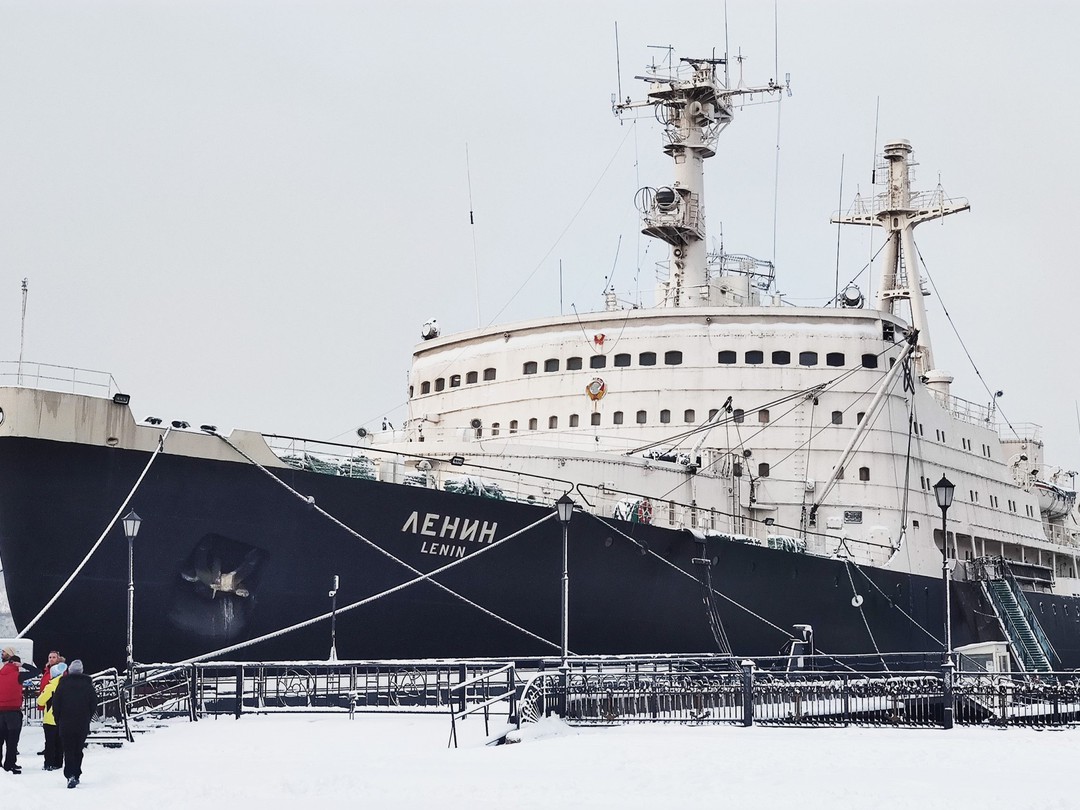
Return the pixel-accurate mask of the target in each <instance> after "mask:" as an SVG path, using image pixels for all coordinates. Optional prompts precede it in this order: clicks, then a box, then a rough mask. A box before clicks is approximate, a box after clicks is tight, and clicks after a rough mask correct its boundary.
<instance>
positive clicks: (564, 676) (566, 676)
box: [559, 523, 570, 717]
mask: <svg viewBox="0 0 1080 810" xmlns="http://www.w3.org/2000/svg"><path fill="white" fill-rule="evenodd" d="M568 535H569V523H563V525H562V663H561V664H560V665H559V673H560V677H559V682H560V686H561V689H560V690H559V691H560V693H561V694H560V697H559V707H560V709H561V715H562V716H563V717H566V699H567V695H568V692H569V689H570V663H569V661H568V659H569V649H570V645H569V637H570V631H569V626H570V624H569V613H570V573H569V568H568V566H567V560H568V554H567V545H568V544H567V538H568Z"/></svg>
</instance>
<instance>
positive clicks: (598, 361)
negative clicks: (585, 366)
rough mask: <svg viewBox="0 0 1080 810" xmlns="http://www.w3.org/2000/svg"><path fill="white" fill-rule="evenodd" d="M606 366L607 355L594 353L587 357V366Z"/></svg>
mask: <svg viewBox="0 0 1080 810" xmlns="http://www.w3.org/2000/svg"><path fill="white" fill-rule="evenodd" d="M605 366H607V356H606V355H603V354H594V355H593V356H592V357H590V358H589V368H604V367H605Z"/></svg>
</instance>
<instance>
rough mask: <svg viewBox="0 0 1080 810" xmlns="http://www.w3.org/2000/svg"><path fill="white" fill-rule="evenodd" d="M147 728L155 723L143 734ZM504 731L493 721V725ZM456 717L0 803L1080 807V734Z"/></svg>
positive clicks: (194, 745)
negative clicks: (505, 738) (594, 724)
mask: <svg viewBox="0 0 1080 810" xmlns="http://www.w3.org/2000/svg"><path fill="white" fill-rule="evenodd" d="M143 725H146V724H143ZM492 728H493V730H494V729H495V726H494V725H493V727H492ZM449 731H450V724H449V719H448V718H447V717H446V716H434V715H413V716H401V715H393V716H391V715H357V716H356V719H355V720H352V721H350V720H349V719H348V717H346V716H344V715H301V714H291V715H285V716H282V715H276V716H253V715H248V716H244V717H242V718H241V719H240V720H236V719H234V718H232V717H223V718H219V719H216V720H214V719H208V720H202V721H200V722H198V723H189V722H187V721H186V720H183V721H170V722H169V723H168V724H167V725H166V726H164V727H160V728H155V729H153V730H151V731H149V732H147V733H142V734H139V735H138V736H137V737H136V740H135V742H134V743H133V744H128V745H124V746H123V748H121V749H119V750H116V749H105V748H102V747H100V746H96V745H95V746H91V748H90V749H89V750H88V751H87V752H86V758H85V760H84V763H83V768H84V775H83V781H82V784H81V785H80V786H79V787H78V789H76V790H67V789H66V783H65V780H64V779H63V778H62V777H61V776H60V775H59V774H58V773H46V772H44V771H42V770H41V758H40V757H36V756H34V752H35V751H37V750H39V749H40V747H41V739H42V738H41V729H40V727H38V726H33V727H28V728H27V729H26V730H25V733H24V736H23V743H22V745H21V746H20V747H21V749H22V751H23V754H22V755H21V757H20V760H21V764H22V765H23V767H24V772H23V773H22V775H20V776H12V775H10V774H7V773H3V772H0V785H2V788H0V795H2V796H3V801H4V804H5V805H8V804H9V803H10V802H14V801H20V800H21V801H22V802H23V803H24V805H25V806H27V807H29V806H31V805H38V804H40V803H42V802H44V803H52V802H55V801H57V800H62V801H64V803H65V805H64V806H65V807H94V808H99V807H100V808H104V807H108V808H128V807H130V808H140V810H147V808H153V810H170V809H171V808H185V810H186V808H191V807H259V808H285V807H289V808H308V807H312V806H313V805H314V803H315V802H319V803H320V804H321V805H322V806H331V807H333V806H339V803H341V804H340V806H348V807H363V808H420V807H440V808H517V809H519V810H527V809H528V808H544V810H551V808H555V807H558V808H580V807H588V808H650V810H655V808H658V807H702V806H708V805H714V806H721V805H722V806H728V807H730V806H742V807H755V808H773V807H782V806H784V807H795V806H797V807H801V808H829V810H835V808H837V807H847V808H890V809H891V808H919V810H927V809H928V808H939V807H942V808H944V807H948V808H950V810H965V809H966V808H979V809H980V810H983V809H984V808H987V807H1009V808H1013V810H1015V809H1016V808H1040V810H1043V809H1045V808H1076V807H1080V790H1078V788H1077V786H1076V779H1075V773H1076V771H1075V763H1076V758H1077V749H1078V744H1080V729H1061V730H1047V731H1036V730H1030V729H1021V728H1011V729H1007V730H1001V729H989V728H961V727H958V728H956V729H953V730H952V731H949V732H946V731H940V730H904V729H876V728H874V729H864V728H848V729H787V728H765V727H754V728H749V729H745V728H738V727H732V726H684V725H658V726H631V727H617V728H586V729H574V728H569V727H566V726H565V725H563V724H562V723H561V722H560V721H557V720H545V721H544V722H542V723H540V724H537V725H535V726H531V727H527V728H526V729H525V730H523V732H522V735H521V736H522V741H521V742H520V743H518V744H516V745H504V746H499V747H485V746H484V745H483V741H484V726H483V721H482V720H481V719H479V718H475V717H473V718H469V719H468V720H467V721H466V722H465V723H464V724H463V725H461V726H460V727H459V743H460V745H461V747H460V748H458V749H456V750H455V749H448V748H447V741H448V737H449Z"/></svg>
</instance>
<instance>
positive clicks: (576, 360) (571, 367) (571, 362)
mask: <svg viewBox="0 0 1080 810" xmlns="http://www.w3.org/2000/svg"><path fill="white" fill-rule="evenodd" d="M579 368H581V358H580V357H567V358H566V370H567V371H577V370H578V369H579Z"/></svg>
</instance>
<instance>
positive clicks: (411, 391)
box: [409, 385, 413, 399]
mask: <svg viewBox="0 0 1080 810" xmlns="http://www.w3.org/2000/svg"><path fill="white" fill-rule="evenodd" d="M412 397H413V387H412V386H411V385H410V386H409V399H412Z"/></svg>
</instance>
